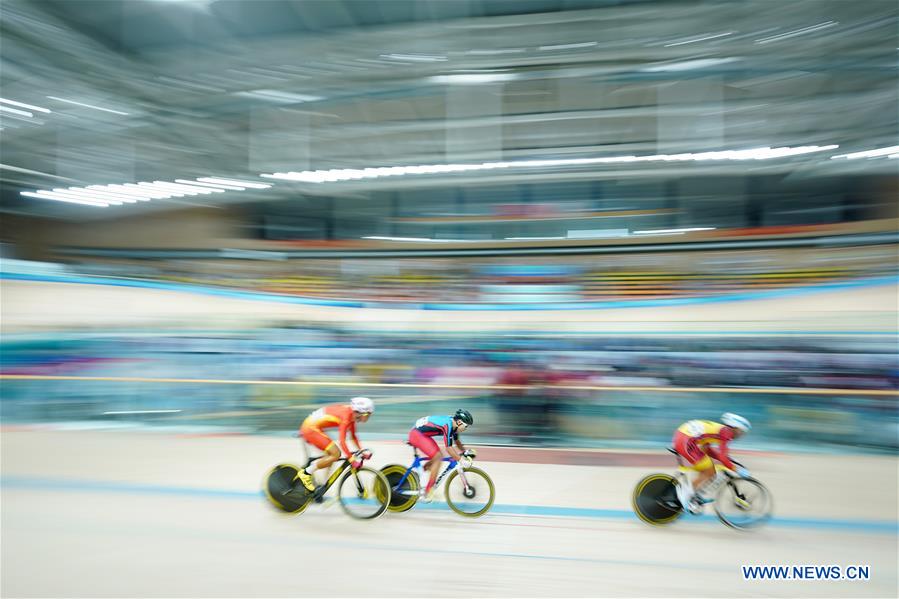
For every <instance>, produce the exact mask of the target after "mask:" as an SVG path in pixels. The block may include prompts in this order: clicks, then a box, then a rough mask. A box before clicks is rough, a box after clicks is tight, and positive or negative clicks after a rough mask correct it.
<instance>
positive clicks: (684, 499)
mask: <svg viewBox="0 0 899 599" xmlns="http://www.w3.org/2000/svg"><path fill="white" fill-rule="evenodd" d="M673 441H674V449H675V451H677V453H678V455H679V456H681V457H682V458H683V461H684V462H686V465H685V466H682V468H683V469H684V470H689V471H693V472H698V473H699V475H698V476H696V478H695V479H693V480H691V478H690V473H685V474H684V480H685V481H686V483H687V486H686V487H685V486H683V485H679V486H678V488H677V497H678V500H679V501H680V502H681V505H683V506H684V507H685V508H686V507H688V505H689V503H690V501H691V500H692V499H693V497H694V495H695V493H696V490H697V489H699V488H700V486H701V485H703V484H704V483H705V482H706V481H707V480H708V469H709V468H711V472H712V475H714V473H715V467H714V465H713V464H712V461H711V459H710V458H709V456H707V455H706V454H705V452H704V451H702V448H701V447H699V445H698V444H697V443H696V441H695V439H693V438H692V437H690V436H689V435H687V434H685V433H682V432H680V431H678V432H677V433H675V435H674V439H673Z"/></svg>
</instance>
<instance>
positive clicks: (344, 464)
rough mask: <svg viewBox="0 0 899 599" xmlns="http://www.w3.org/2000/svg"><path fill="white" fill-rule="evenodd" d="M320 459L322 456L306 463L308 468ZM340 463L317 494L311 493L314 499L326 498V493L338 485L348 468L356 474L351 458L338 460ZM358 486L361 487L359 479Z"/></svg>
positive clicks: (317, 490) (318, 489) (310, 459)
mask: <svg viewBox="0 0 899 599" xmlns="http://www.w3.org/2000/svg"><path fill="white" fill-rule="evenodd" d="M320 457H321V456H317V457H313V458H309V459H308V460H307V461H306V467H308V466H309V464H311V463H312V462H314V461H316V460H318V458H320ZM338 461H339V462H340V465H339V466H337V468H335V469H334V472H332V473H331V476H329V477H328V480H327V481H325V483H324V484H322V485H320V486H319V487H318V488H317V489H316V490H315V492H313V493H311V495H312V498H313V499H317V498H319V497H324V495H325V493H327V492H328V490H329V489H330V488H331V486H332V485H334V483H336V482H337V481H338V479H339V478H340V477H341V475H342V474H343V473H344V472H346V470H347V468H350V469H351V470H352V471H353V472H354V473H355V471H356V469H355V468H353V466H352V465H351V463H350V459H349V458H346V457H343V458H340V460H338ZM356 486H357V487H358V486H359V481H358V479H357V480H356Z"/></svg>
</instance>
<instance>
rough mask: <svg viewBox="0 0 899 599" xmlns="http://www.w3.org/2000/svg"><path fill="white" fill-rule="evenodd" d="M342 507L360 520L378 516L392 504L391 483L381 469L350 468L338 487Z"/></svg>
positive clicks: (338, 496) (349, 514)
mask: <svg viewBox="0 0 899 599" xmlns="http://www.w3.org/2000/svg"><path fill="white" fill-rule="evenodd" d="M337 498H338V500H339V501H340V507H341V508H343V511H344V512H346V513H347V515H348V516H351V517H353V518H356V519H358V520H371V519H372V518H377V517H378V516H380V515H381V514H383V513H384V512H385V511H387V506H388V505H390V483H389V482H387V477H385V476H384V475H383V474H381V471H380V470H375V469H373V468H368V467H365V466H363V467H362V468H359V469H357V470H352V469H350V470H348V471H347V473H346V474H344V475H343V478H341V479H340V483H339V484H338V487H337Z"/></svg>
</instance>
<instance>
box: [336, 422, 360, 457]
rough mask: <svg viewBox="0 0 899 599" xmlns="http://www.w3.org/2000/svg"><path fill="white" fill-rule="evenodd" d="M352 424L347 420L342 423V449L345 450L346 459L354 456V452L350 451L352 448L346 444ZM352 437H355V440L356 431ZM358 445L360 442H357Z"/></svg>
mask: <svg viewBox="0 0 899 599" xmlns="http://www.w3.org/2000/svg"><path fill="white" fill-rule="evenodd" d="M350 424H351V423H350V422H348V421H346V420H343V421H341V422H340V448H341V449H342V450H343V454H344V455H345V456H346V457H350V456H351V455H353V452H352V451H350V448H349V447H347V444H346V433H347V429H349V428H350ZM352 435H353V438H355V437H356V432H355V430H353V433H352ZM356 444H357V445H358V444H359V442H358V441H357V442H356Z"/></svg>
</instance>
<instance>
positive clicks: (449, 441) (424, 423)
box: [415, 415, 456, 447]
mask: <svg viewBox="0 0 899 599" xmlns="http://www.w3.org/2000/svg"><path fill="white" fill-rule="evenodd" d="M415 428H416V429H418V431H420V432H421V433H422V434H424V435H425V436H426V437H436V436H437V435H440V436H442V437H443V444H444V445H446V446H447V447H451V446H452V445H453V441H455V439H456V431H455V430H453V417H452V416H445V415H444V416H425V417H424V418H419V419H418V420H416V421H415Z"/></svg>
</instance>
